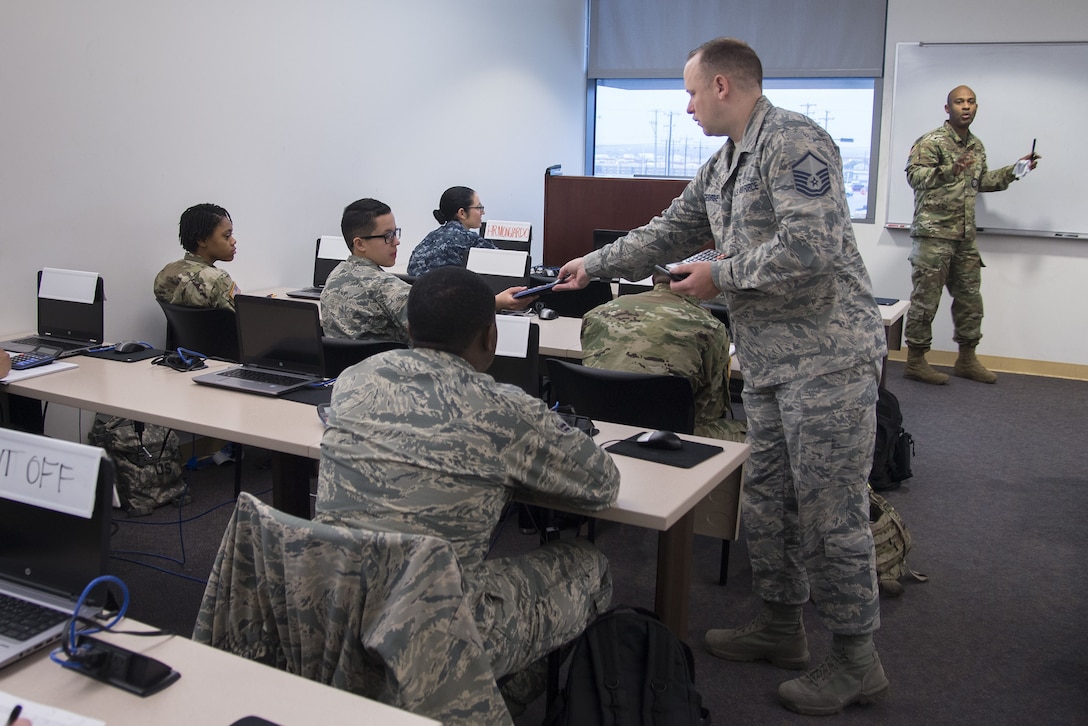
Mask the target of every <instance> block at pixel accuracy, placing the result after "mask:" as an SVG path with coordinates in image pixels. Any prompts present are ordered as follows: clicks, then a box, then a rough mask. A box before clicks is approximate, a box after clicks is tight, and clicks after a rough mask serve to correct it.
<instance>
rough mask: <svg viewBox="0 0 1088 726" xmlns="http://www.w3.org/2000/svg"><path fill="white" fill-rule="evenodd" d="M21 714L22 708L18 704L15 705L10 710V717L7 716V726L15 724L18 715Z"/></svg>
mask: <svg viewBox="0 0 1088 726" xmlns="http://www.w3.org/2000/svg"><path fill="white" fill-rule="evenodd" d="M22 712H23V707H22V706H20V705H19V704H15V708H13V709H11V715H10V716H8V723H7V726H11V725H12V724H13V723H15V722H16V721H17V720H18V718H19V714H21V713H22Z"/></svg>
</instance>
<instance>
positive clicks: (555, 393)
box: [547, 358, 729, 585]
mask: <svg viewBox="0 0 1088 726" xmlns="http://www.w3.org/2000/svg"><path fill="white" fill-rule="evenodd" d="M547 366H548V378H549V380H550V386H551V393H550V400H549V403H556V402H558V403H559V405H560V406H573V407H574V411H575V412H576V413H578V414H579V415H582V416H589V417H590V418H592V419H599V420H602V421H613V422H615V423H621V424H627V425H629V426H642V427H645V428H648V429H665V430H667V431H672V432H674V433H678V434H690V433H692V432H694V431H695V395H694V393H693V391H692V389H691V383H690V382H689V381H688V380H687V379H686V378H681V377H680V376H670V375H665V374H656V373H635V372H631V371H610V370H605V369H603V368H591V367H589V366H584V365H578V364H575V363H569V362H567V361H563V360H559V359H557V358H548V360H547ZM728 578H729V540H727V539H723V540H722V559H721V563H720V565H719V572H718V582H719V584H721V585H724V584H725V583H726V581H727V580H728Z"/></svg>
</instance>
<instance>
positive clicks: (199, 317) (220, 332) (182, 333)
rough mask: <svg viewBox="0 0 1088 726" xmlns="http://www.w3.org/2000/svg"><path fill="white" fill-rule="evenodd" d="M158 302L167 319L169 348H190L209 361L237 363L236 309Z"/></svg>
mask: <svg viewBox="0 0 1088 726" xmlns="http://www.w3.org/2000/svg"><path fill="white" fill-rule="evenodd" d="M158 303H159V307H161V308H162V312H163V315H165V316H166V347H167V348H170V349H173V348H178V347H181V348H188V349H189V350H193V351H196V352H197V353H202V354H204V355H205V356H207V357H209V358H220V359H222V360H228V361H231V362H235V363H236V362H238V360H239V354H238V324H237V322H236V320H235V315H234V311H233V310H229V309H227V308H191V307H186V306H184V305H174V304H172V303H165V302H163V301H162V300H159V301H158Z"/></svg>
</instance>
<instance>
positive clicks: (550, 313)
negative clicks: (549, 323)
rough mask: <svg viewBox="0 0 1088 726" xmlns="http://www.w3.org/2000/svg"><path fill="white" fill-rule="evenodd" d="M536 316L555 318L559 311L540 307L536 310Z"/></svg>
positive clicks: (546, 318)
mask: <svg viewBox="0 0 1088 726" xmlns="http://www.w3.org/2000/svg"><path fill="white" fill-rule="evenodd" d="M536 316H537V317H538V318H540V319H541V320H555V319H556V318H558V317H559V313H557V312H555V311H554V310H552V309H551V308H540V310H538V311H537V313H536Z"/></svg>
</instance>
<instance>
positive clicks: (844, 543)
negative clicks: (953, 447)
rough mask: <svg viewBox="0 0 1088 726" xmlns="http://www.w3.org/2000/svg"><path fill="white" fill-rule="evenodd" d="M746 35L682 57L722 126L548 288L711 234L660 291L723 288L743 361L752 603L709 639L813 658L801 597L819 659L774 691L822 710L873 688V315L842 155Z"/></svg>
mask: <svg viewBox="0 0 1088 726" xmlns="http://www.w3.org/2000/svg"><path fill="white" fill-rule="evenodd" d="M762 81H763V68H762V64H761V63H760V60H759V58H758V56H756V54H755V52H754V51H753V50H752V49H751V48H750V47H748V45H746V44H745V43H743V42H741V41H738V40H733V39H731V38H718V39H716V40H712V41H710V42H708V43H706V44H704V45H703V46H701V47H699V48H698V49H696V50H695V51H693V52H692V53H691V54H690V56H689V57H688V61H687V64H686V66H685V68H684V86H685V88H686V90H687V92H688V94H689V96H690V101H689V103H688V108H687V111H688V113H690V114H692V116H693V117H694V118H695V121H696V122H697V123H698V124H699V125H700V126H702V127H703V132H704V133H705V134H707V135H708V136H728V137H729V140H728V141H727V142H726V143H725V145H724V146H723V147H722V148H721V149H720V150H719V151H718V152H717V153H716V154H714V156H712V157H711V158H710V160H709V161H707V162H706V164H704V165H703V167H702V168H701V169H699V171H698V173H697V174H696V175H695V178H694V179H693V180H692V181H691V183H690V184H688V186H687V188H686V189H685V190H684V192H683V193H682V194H681V195H680V196H679V197H677V198H676V199H675V200H673V202H672V204H671V205H670V206H669V208H668V209H667V210H665V211H664V212H663V213H662V214H661V215H660V216H658V217H655V218H654V219H653V220H652V221H651V222H650V223H649V224H647V225H646V226H644V227H641V228H639V229H636V230H633V231H632V232H630V233H629V234H627V236H625V237H623V238H621V239H619V240H617V241H616V242H614V243H612V244H611V245H608V246H606V247H604V248H602V249H600V250H598V251H595V252H592V253H590V254H588V255H586V256H585V257H584V258H579V259H575V260H572V261H570V262H568V263H567V264H566V265H564V266H563V268H562V269H561V270H560V273H559V274H560V276H561V277H565V276H567V275H570V276H571V277H570V281H569V282H567V283H565V284H564V285H562V286H559V287H557V288H556V289H557V290H560V289H564V288H575V287H580V286H584V285H586V284H587V283H588V282H589V279H590V278H591V277H625V278H627V279H629V280H638V279H641V278H643V277H646V276H647V275H649V274H650V273H651V271H652V270H653V266H654V264H664V263H667V262H669V261H671V260H678V259H683V258H684V257H685V256H687V255H690V254H691V253H693V252H695V251H697V250H699V249H700V248H701V247H702V246H703V245H704V244H705V242H706V240H708V239H713V240H714V242H715V246H716V248H717V249H718V251H719V252H721V253H722V254H723V258H722V259H719V260H717V261H714V262H697V263H689V264H683V265H678V266H677V267H675V268H674V269H675V271H676V272H679V273H689V276H688V277H687V278H686V279H684V280H682V281H680V282H673V283H672V289H673V290H676V291H677V292H681V293H683V294H688V295H694V296H695V297H698V298H701V299H704V300H707V299H710V298H713V297H716V296H718V295H719V294H724V296H725V299H726V303H727V305H728V306H729V317H730V321H731V323H732V333H733V342H734V343H735V344H736V346H737V354H738V355H739V356H740V359H741V360H742V361H743V362H744V394H743V395H744V411H745V414H746V416H747V423H748V443H749V444H750V445H751V447H752V453H751V457H750V458H749V460H748V462H747V463H746V464H745V466H744V525H745V531H746V537H747V540H748V550H749V554H750V558H751V563H752V585H753V589H754V590H755V592H756V594H757V595H758V596H760V598H761V599H762V600H763V608H762V611H761V613H760V614H759V616H758V617H757V618H756V619H755V621H754V622H752V623H750V624H749V625H747V626H745V627H742V628H736V629H715V630H710V631H708V632H707V635H706V644H707V647H708V648H709V650H710V652H711V653H713V654H714V655H717V656H719V657H722V658H727V659H730V660H738V661H750V660H757V659H758V660H769V661H771V662H772V663H775V664H776V665H778V666H781V667H786V668H804V667H805V666H806V665H807V663H808V661H809V651H808V641H807V637H806V635H805V628H804V623H803V621H802V607H803V605H804V604H805V603H806V602H807V601H809V600H811V601H812V603H813V605H814V606H815V608H816V612H817V613H818V614H819V616H820V618H821V620H822V621H823V623H824V625H825V626H826V627H827V629H828V630H829V631H831V633H832V636H833V645H832V649H831V655H830V656H829V657H828V658H827V660H825V661H824V662H823V664H821V665H820V666H819V667H817V668H815V669H813V670H811V671H809V672H808V673H806V674H805V675H803V676H801V677H800V678H795V679H793V680H790V681H786V682H785V683H783V684H781V686H780V687H779V689H778V694H779V699H780V700H781V701H782V703H783V705H785V706H786V707H787V708H789V709H791V710H794V711H798V712H800V713H805V714H814V715H816V714H830V713H836V712H838V711H841V710H842V709H843V707H844V706H846V705H847V704H850V703H855V702H865V701H868V700H871V699H873V698H875V697H877V696H879V695H881V694H883V693H884V692H885V691H886V690H887V688H888V680H887V678H885V676H884V669H883V667H882V665H881V663H880V659H879V657H878V656H877V653H876V649H875V648H874V646H873V632H874V631H875V630H876V629H877V627H879V625H880V605H879V601H878V599H877V597H878V590H877V577H876V569H875V555H874V551H873V537H872V531H871V530H870V528H869V497H868V491H867V488H866V480H867V476H868V474H869V470H870V468H871V467H872V456H873V443H874V441H875V431H876V395H877V383H878V379H879V376H880V361H881V358H882V357H883V355H884V353H885V341H884V326H883V324H882V322H881V319H880V313H879V310H878V309H877V305H876V302H875V301H874V300H873V295H872V284H871V282H870V280H869V274H868V272H867V271H866V269H865V265H864V263H863V262H862V259H861V255H860V254H859V252H858V249H857V245H856V243H855V242H854V234H853V227H852V226H851V223H850V210H849V208H848V207H847V204H846V193H845V187H844V185H843V178H842V159H841V157H840V156H839V152H838V149H837V148H836V146H835V143H834V142H833V141H832V139H831V137H829V136H828V134H827V132H826V131H824V130H823V129H822V128H820V127H819V126H818V125H817V124H815V123H814V122H813V121H812V120H811V119H809V118H807V117H806V116H803V115H801V114H798V113H794V112H792V111H786V110H784V109H780V108H776V107H774V106H773V105H772V104H771V102H770V101H769V100H768V99H767V97H766V96H764V95H763V90H762V88H763V83H762Z"/></svg>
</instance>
